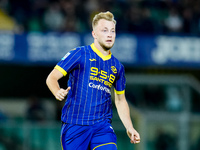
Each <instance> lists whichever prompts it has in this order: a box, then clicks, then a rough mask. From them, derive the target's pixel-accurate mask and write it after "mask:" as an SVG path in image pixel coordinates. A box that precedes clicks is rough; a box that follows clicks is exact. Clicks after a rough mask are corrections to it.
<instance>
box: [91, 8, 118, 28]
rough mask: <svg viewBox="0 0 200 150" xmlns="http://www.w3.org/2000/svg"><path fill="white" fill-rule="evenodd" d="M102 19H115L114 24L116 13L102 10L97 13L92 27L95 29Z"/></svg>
mask: <svg viewBox="0 0 200 150" xmlns="http://www.w3.org/2000/svg"><path fill="white" fill-rule="evenodd" d="M101 19H105V20H108V21H113V22H114V24H116V23H117V22H116V20H115V19H114V15H113V14H112V13H111V12H109V11H107V12H100V13H98V14H96V15H95V16H94V18H93V20H92V29H94V27H95V26H96V25H97V24H98V22H99V20H101Z"/></svg>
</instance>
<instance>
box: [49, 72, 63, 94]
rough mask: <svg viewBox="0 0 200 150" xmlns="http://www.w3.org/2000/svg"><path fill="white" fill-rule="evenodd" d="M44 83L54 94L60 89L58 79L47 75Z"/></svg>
mask: <svg viewBox="0 0 200 150" xmlns="http://www.w3.org/2000/svg"><path fill="white" fill-rule="evenodd" d="M46 84H47V86H48V88H49V90H50V91H51V92H52V94H53V95H54V96H56V93H57V92H58V91H59V90H60V86H59V83H58V81H57V80H56V79H54V78H53V77H51V76H50V75H49V76H48V77H47V80H46Z"/></svg>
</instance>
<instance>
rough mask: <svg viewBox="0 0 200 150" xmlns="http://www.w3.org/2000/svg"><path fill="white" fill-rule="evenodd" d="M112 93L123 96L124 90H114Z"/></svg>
mask: <svg viewBox="0 0 200 150" xmlns="http://www.w3.org/2000/svg"><path fill="white" fill-rule="evenodd" d="M114 91H115V93H116V94H124V92H125V91H124V90H123V91H117V90H115V89H114Z"/></svg>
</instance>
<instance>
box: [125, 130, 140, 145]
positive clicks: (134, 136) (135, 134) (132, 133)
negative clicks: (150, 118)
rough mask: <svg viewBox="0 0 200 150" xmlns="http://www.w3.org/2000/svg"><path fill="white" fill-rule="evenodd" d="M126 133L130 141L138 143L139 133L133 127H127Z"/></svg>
mask: <svg viewBox="0 0 200 150" xmlns="http://www.w3.org/2000/svg"><path fill="white" fill-rule="evenodd" d="M127 134H128V136H129V138H130V139H131V140H130V142H131V143H134V144H137V143H140V135H139V133H138V132H137V131H136V130H135V129H134V128H130V129H128V130H127Z"/></svg>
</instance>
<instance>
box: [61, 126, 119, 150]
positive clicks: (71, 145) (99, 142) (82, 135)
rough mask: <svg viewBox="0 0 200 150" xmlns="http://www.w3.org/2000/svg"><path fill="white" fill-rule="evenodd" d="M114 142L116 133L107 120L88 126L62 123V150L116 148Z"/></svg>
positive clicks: (114, 149) (107, 149) (104, 149)
mask: <svg viewBox="0 0 200 150" xmlns="http://www.w3.org/2000/svg"><path fill="white" fill-rule="evenodd" d="M116 142H117V138H116V134H115V133H114V130H113V128H112V126H111V124H110V123H108V122H100V123H98V124H94V125H90V126H82V125H73V124H68V123H63V124H62V129H61V145H62V149H63V150H117V144H116Z"/></svg>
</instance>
